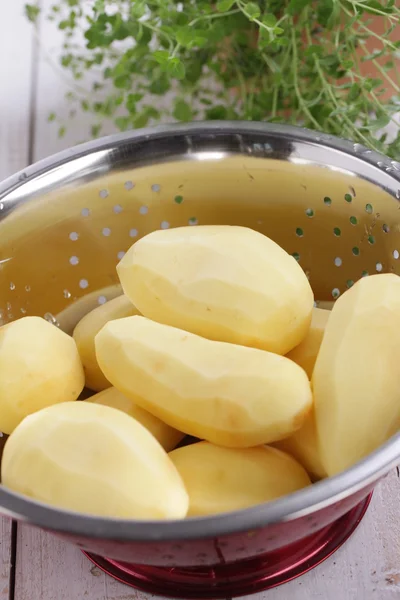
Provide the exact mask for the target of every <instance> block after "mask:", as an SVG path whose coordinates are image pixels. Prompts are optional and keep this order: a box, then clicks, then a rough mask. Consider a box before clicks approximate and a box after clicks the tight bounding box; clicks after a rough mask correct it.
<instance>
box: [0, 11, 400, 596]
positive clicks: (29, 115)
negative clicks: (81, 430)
mask: <svg viewBox="0 0 400 600" xmlns="http://www.w3.org/2000/svg"><path fill="white" fill-rule="evenodd" d="M23 4H24V2H23V0H10V1H7V2H4V6H2V11H3V17H4V19H3V20H2V23H3V25H2V28H1V35H0V82H1V84H0V90H1V93H0V180H1V179H3V178H5V177H6V176H8V175H10V174H11V173H13V172H15V171H18V170H19V169H22V168H24V167H25V166H26V165H27V164H29V163H32V162H34V161H36V160H39V159H41V158H43V157H44V156H47V155H49V154H52V153H53V152H57V151H58V150H60V149H62V148H65V147H67V146H70V145H73V144H75V143H77V142H79V141H81V140H82V138H83V137H84V135H85V134H84V133H83V132H85V131H86V130H87V125H88V122H87V117H86V119H85V117H84V116H80V117H78V118H77V119H75V120H74V121H73V122H71V125H70V126H69V128H68V131H67V134H66V136H65V137H64V138H63V139H62V140H59V139H57V128H56V127H55V126H54V125H53V124H51V125H50V124H49V123H48V122H47V117H48V114H49V112H50V111H51V110H54V108H55V107H56V108H57V111H58V114H59V115H60V116H61V117H68V111H69V107H68V104H67V103H66V102H65V100H64V94H65V91H66V88H67V86H66V85H65V81H64V80H63V78H62V77H63V76H62V74H60V73H59V72H58V68H57V62H56V60H54V58H53V57H54V56H57V47H58V42H59V39H58V37H57V33H56V32H55V31H54V29H53V28H52V27H51V26H50V25H49V24H47V23H46V22H45V21H42V22H40V24H39V27H38V30H37V36H36V37H35V36H34V35H33V31H32V28H31V26H29V25H28V23H27V22H26V20H25V18H24V17H23ZM49 4H50V3H49V1H48V0H42V6H44V5H49ZM4 11H5V15H4ZM37 38H40V40H41V44H43V46H44V49H43V48H41V49H39V47H38V45H37ZM64 77H65V76H64ZM399 499H400V479H399V478H398V476H397V473H396V472H394V473H391V474H390V475H389V476H388V478H387V479H386V480H385V481H384V482H382V483H381V485H380V486H379V487H378V489H377V490H376V492H375V494H374V498H373V501H372V504H371V507H370V508H369V510H368V513H367V516H366V517H365V519H364V520H363V522H362V524H361V525H360V527H359V528H358V530H357V532H356V533H355V534H354V536H353V537H352V538H351V540H349V541H348V543H346V544H345V546H344V547H343V548H342V549H341V550H339V552H337V553H336V554H335V555H334V556H333V557H332V558H331V559H329V560H328V561H326V562H325V563H324V564H323V565H321V566H320V567H318V568H317V569H315V570H314V571H312V572H310V573H309V574H307V575H305V576H304V577H302V578H300V579H297V580H295V581H293V582H292V583H290V584H287V585H284V586H282V587H281V588H277V589H275V590H272V591H270V592H265V593H261V594H258V595H257V596H253V598H254V599H255V600H264V599H265V600H287V599H288V598H293V600H392V599H393V600H394V599H395V598H397V599H400V526H399V519H400V509H399ZM0 523H1V542H0V543H1V565H0V566H1V570H0V600H149V598H150V596H147V595H146V594H143V593H141V592H138V591H135V590H131V589H130V588H128V587H125V586H123V585H121V584H119V583H117V582H115V581H113V580H112V579H111V578H109V577H106V576H105V575H103V574H102V573H101V572H100V571H99V570H98V569H97V568H96V567H93V566H92V565H91V564H90V563H89V561H88V560H87V559H86V558H85V557H84V556H83V555H82V554H81V553H80V552H79V550H78V549H77V548H74V547H72V546H68V545H66V544H64V543H63V542H60V541H59V540H57V539H56V538H53V537H52V536H50V535H48V534H45V533H42V532H40V531H38V530H34V529H31V528H29V527H26V526H22V525H18V526H16V525H14V527H13V528H12V527H11V523H10V522H9V521H8V520H6V519H3V520H2V521H0Z"/></svg>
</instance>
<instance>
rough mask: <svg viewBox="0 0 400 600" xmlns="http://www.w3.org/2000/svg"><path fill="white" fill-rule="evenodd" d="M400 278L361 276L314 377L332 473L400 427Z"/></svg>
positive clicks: (339, 309)
mask: <svg viewBox="0 0 400 600" xmlns="http://www.w3.org/2000/svg"><path fill="white" fill-rule="evenodd" d="M399 356H400V277H398V276H397V275H393V274H381V275H373V276H371V277H365V278H362V279H361V280H360V281H358V282H357V283H356V284H355V285H354V286H353V287H352V288H351V289H350V290H348V291H347V292H346V293H345V294H343V296H341V297H340V298H339V299H338V300H337V301H336V303H335V306H334V307H333V309H332V312H331V314H330V317H329V321H328V325H327V327H326V330H325V335H324V339H323V340H322V344H321V348H320V351H319V354H318V358H317V362H316V364H315V368H314V373H313V378H312V383H313V390H314V398H315V417H316V426H317V433H318V438H319V446H320V452H321V461H322V464H323V466H324V468H325V470H326V472H327V474H328V475H334V474H336V473H338V472H340V471H342V470H343V469H346V468H347V467H350V466H351V465H353V464H354V463H355V462H357V461H358V460H360V459H362V458H364V457H365V456H367V455H368V454H369V453H370V452H372V451H373V450H375V449H376V448H378V447H379V446H380V445H381V444H383V443H384V442H385V441H386V440H387V439H388V438H389V437H390V436H391V435H392V434H394V433H395V432H396V431H397V430H398V428H399V426H400V369H399V364H398V363H399Z"/></svg>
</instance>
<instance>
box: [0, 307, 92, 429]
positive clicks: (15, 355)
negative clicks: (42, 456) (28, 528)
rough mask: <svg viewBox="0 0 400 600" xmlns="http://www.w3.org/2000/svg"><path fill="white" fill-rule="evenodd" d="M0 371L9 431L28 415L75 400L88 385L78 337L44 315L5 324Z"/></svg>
mask: <svg viewBox="0 0 400 600" xmlns="http://www.w3.org/2000/svg"><path fill="white" fill-rule="evenodd" d="M0 374H1V376H0V431H2V432H3V433H8V434H9V433H11V432H12V431H13V430H14V428H15V427H16V426H17V425H18V424H19V423H20V422H21V421H22V419H24V417H26V416H27V415H29V414H31V413H34V412H36V411H38V410H40V409H41V408H45V407H46V406H50V405H52V404H58V403H60V402H67V401H69V400H76V399H77V398H78V396H79V394H80V393H81V391H82V389H83V386H84V384H85V377H84V373H83V369H82V364H81V361H80V358H79V354H78V350H77V348H76V344H75V342H74V340H73V339H72V338H71V337H69V336H68V335H67V334H66V333H64V332H63V331H61V330H60V329H58V328H57V327H55V326H54V325H51V324H50V323H48V322H47V321H45V320H44V319H41V318H40V317H24V318H22V319H19V320H17V321H13V322H12V323H8V324H7V325H4V326H3V327H1V328H0ZM38 435H40V433H38Z"/></svg>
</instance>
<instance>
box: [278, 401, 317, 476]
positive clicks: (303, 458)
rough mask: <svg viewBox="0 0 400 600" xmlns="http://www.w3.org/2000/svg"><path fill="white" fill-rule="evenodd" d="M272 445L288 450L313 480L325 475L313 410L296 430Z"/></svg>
mask: <svg viewBox="0 0 400 600" xmlns="http://www.w3.org/2000/svg"><path fill="white" fill-rule="evenodd" d="M274 447H275V448H278V449H279V450H283V452H288V453H289V454H290V455H291V456H293V457H294V458H295V459H296V460H298V461H299V463H300V464H301V465H303V467H304V468H305V469H306V471H307V473H309V475H310V476H311V477H312V478H313V480H318V479H323V478H324V477H326V476H327V475H326V471H325V469H324V467H323V465H322V462H321V452H320V449H319V443H318V436H317V429H316V425H315V414H314V410H311V411H310V413H309V414H308V415H307V417H306V419H305V420H304V423H303V426H302V427H301V428H300V429H299V430H298V431H296V432H295V433H293V434H292V435H291V436H290V437H288V438H285V439H284V440H281V441H280V442H276V443H275V444H274Z"/></svg>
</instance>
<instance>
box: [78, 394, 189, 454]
mask: <svg viewBox="0 0 400 600" xmlns="http://www.w3.org/2000/svg"><path fill="white" fill-rule="evenodd" d="M87 402H94V403H95V404H101V405H103V406H111V408H117V409H118V410H122V412H124V413H126V414H127V415H129V416H130V417H133V418H134V419H136V421H139V423H141V424H142V425H143V427H146V429H147V430H148V431H150V433H151V434H152V435H154V437H155V438H156V440H157V441H158V442H159V443H160V444H161V446H162V447H163V448H164V450H166V452H169V451H170V450H173V449H174V448H176V446H177V445H178V444H179V442H180V441H181V440H182V439H183V438H184V437H185V434H184V433H181V432H180V431H177V430H176V429H173V428H172V427H170V426H169V425H166V424H165V423H163V422H162V421H160V419H157V417H154V416H153V415H151V414H150V413H149V412H147V410H144V409H143V408H140V406H138V405H137V404H135V403H134V402H133V400H131V399H130V398H128V397H127V396H125V394H122V393H121V392H119V391H118V390H116V389H115V388H114V387H110V388H108V389H107V390H103V391H102V392H99V393H98V394H95V395H94V396H92V397H91V398H89V399H88V400H87Z"/></svg>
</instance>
